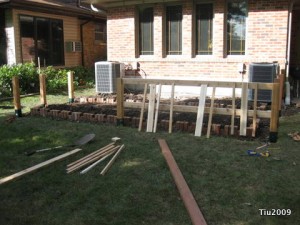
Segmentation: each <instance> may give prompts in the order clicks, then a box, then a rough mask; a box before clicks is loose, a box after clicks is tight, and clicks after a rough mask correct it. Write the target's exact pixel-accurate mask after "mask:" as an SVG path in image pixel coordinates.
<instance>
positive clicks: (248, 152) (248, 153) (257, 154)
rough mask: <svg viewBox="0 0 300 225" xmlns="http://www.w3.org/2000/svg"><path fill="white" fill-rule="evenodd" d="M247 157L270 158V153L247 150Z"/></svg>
mask: <svg viewBox="0 0 300 225" xmlns="http://www.w3.org/2000/svg"><path fill="white" fill-rule="evenodd" d="M247 155H248V156H259V157H260V156H262V157H269V156H270V153H269V152H268V151H266V152H256V151H254V150H247Z"/></svg>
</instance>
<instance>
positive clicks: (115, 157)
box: [100, 145, 125, 175]
mask: <svg viewBox="0 0 300 225" xmlns="http://www.w3.org/2000/svg"><path fill="white" fill-rule="evenodd" d="M124 147H125V145H122V146H121V147H120V148H119V150H118V151H117V152H116V154H115V155H114V156H113V157H112V159H111V160H110V161H109V162H108V163H107V165H106V166H105V167H104V169H103V170H102V171H101V173H100V174H101V175H105V174H106V172H107V171H108V170H109V168H110V167H111V166H112V164H113V163H114V161H115V160H116V159H117V157H118V155H120V153H121V151H122V150H123V148H124Z"/></svg>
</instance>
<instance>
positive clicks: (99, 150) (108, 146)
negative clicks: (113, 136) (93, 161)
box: [67, 142, 115, 167]
mask: <svg viewBox="0 0 300 225" xmlns="http://www.w3.org/2000/svg"><path fill="white" fill-rule="evenodd" d="M114 144H115V142H112V143H110V144H108V145H106V146H104V147H102V148H100V149H98V150H96V151H94V152H92V153H90V154H88V155H86V156H84V157H82V158H80V159H78V160H76V161H74V162H72V163H69V164H68V165H67V167H71V166H73V165H75V164H77V163H79V162H81V161H83V160H85V159H87V158H89V157H91V156H93V155H96V154H98V153H99V152H102V151H105V150H107V149H108V148H112V146H113V145H114Z"/></svg>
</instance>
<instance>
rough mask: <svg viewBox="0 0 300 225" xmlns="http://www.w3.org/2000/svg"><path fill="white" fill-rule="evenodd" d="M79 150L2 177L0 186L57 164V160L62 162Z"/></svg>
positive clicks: (78, 149)
mask: <svg viewBox="0 0 300 225" xmlns="http://www.w3.org/2000/svg"><path fill="white" fill-rule="evenodd" d="M81 150H82V149H80V148H77V149H74V150H72V151H69V152H67V153H64V154H62V155H59V156H56V157H54V158H52V159H49V160H47V161H45V162H42V163H39V164H37V165H35V166H32V167H29V168H27V169H25V170H22V171H20V172H18V173H15V174H13V175H10V176H8V177H4V178H2V179H0V184H4V183H6V182H8V181H11V180H13V179H16V178H18V177H21V176H23V175H25V174H28V173H31V172H33V171H35V170H38V169H40V168H42V167H45V166H47V165H49V164H51V163H54V162H57V161H59V160H62V159H64V158H66V157H68V156H70V155H73V154H75V153H77V152H79V151H81Z"/></svg>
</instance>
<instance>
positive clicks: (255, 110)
mask: <svg viewBox="0 0 300 225" xmlns="http://www.w3.org/2000/svg"><path fill="white" fill-rule="evenodd" d="M257 93H258V90H257V83H256V84H255V89H254V102H253V124H252V137H255V134H256V121H257Z"/></svg>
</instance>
